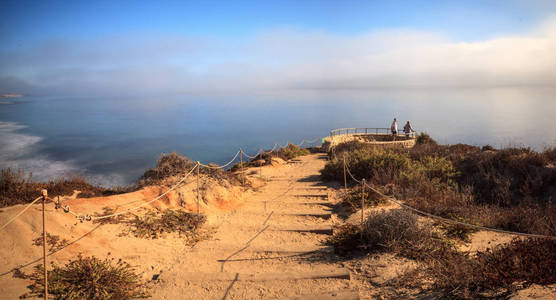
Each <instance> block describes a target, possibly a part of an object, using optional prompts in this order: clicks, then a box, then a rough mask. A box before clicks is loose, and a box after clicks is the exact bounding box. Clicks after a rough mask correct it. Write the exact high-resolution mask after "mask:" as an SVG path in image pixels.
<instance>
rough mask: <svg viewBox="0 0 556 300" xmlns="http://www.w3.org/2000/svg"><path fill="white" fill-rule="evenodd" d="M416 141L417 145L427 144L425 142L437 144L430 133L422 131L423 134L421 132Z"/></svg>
mask: <svg viewBox="0 0 556 300" xmlns="http://www.w3.org/2000/svg"><path fill="white" fill-rule="evenodd" d="M415 143H416V144H417V145H425V144H433V145H436V141H435V140H433V139H432V138H431V137H430V135H428V134H427V133H425V132H421V134H419V135H418V136H417V138H416V139H415Z"/></svg>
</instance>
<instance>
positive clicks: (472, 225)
mask: <svg viewBox="0 0 556 300" xmlns="http://www.w3.org/2000/svg"><path fill="white" fill-rule="evenodd" d="M344 168H345V170H346V172H347V174H348V175H349V176H350V177H351V179H353V180H354V181H355V182H357V183H361V184H362V185H364V186H366V187H367V188H369V189H371V190H372V191H373V192H375V193H376V194H378V195H379V196H381V197H383V198H384V199H386V200H389V201H391V202H393V203H395V204H397V205H399V206H401V207H402V208H405V209H407V210H410V211H412V212H414V213H416V214H419V215H423V216H427V217H430V218H433V219H436V220H439V221H442V222H446V223H451V224H455V225H461V226H465V227H470V228H474V229H480V230H486V231H492V232H498V233H505V234H512V235H519V236H525V237H532V238H546V239H553V240H556V237H554V236H550V235H542V234H532V233H523V232H516V231H509V230H502V229H496V228H490V227H485V226H480V225H474V224H470V223H466V222H460V221H455V220H451V219H447V218H443V217H440V216H437V215H433V214H431V213H428V212H424V211H422V210H419V209H416V208H413V207H411V206H409V205H407V204H404V203H402V202H400V201H398V200H397V199H395V198H393V197H390V196H387V195H385V194H383V193H381V192H380V191H379V190H377V189H376V188H374V187H372V186H370V185H369V184H367V182H366V181H364V180H358V179H357V178H355V177H354V176H353V174H352V173H351V171H350V169H349V166H348V164H347V163H346V161H345V159H344Z"/></svg>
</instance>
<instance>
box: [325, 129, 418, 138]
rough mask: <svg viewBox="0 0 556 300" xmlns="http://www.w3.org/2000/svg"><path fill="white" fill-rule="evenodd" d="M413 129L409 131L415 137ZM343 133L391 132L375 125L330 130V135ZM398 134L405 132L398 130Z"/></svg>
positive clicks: (375, 133)
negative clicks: (371, 126)
mask: <svg viewBox="0 0 556 300" xmlns="http://www.w3.org/2000/svg"><path fill="white" fill-rule="evenodd" d="M415 133H416V132H415V131H413V132H411V133H409V136H410V137H415ZM344 134H369V135H370V134H374V135H378V134H392V132H391V131H390V128H377V127H373V128H370V127H367V128H338V129H333V130H331V131H330V136H331V137H332V136H338V135H344ZM398 134H399V135H405V133H404V132H403V130H398Z"/></svg>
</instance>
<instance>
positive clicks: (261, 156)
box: [259, 148, 264, 179]
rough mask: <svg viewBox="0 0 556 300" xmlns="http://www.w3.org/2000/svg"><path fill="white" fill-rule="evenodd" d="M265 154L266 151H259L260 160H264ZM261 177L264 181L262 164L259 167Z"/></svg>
mask: <svg viewBox="0 0 556 300" xmlns="http://www.w3.org/2000/svg"><path fill="white" fill-rule="evenodd" d="M263 153H264V150H263V149H262V148H261V149H259V154H260V157H259V160H261V159H263ZM259 177H261V179H263V165H262V164H260V165H259Z"/></svg>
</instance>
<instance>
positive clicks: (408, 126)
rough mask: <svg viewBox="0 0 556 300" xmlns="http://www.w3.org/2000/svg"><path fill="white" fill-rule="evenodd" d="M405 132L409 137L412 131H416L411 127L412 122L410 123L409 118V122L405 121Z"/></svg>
mask: <svg viewBox="0 0 556 300" xmlns="http://www.w3.org/2000/svg"><path fill="white" fill-rule="evenodd" d="M403 132H404V133H405V137H406V138H409V135H410V134H411V133H412V132H415V130H413V128H411V124H409V120H407V123H405V126H404V127H403Z"/></svg>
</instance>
